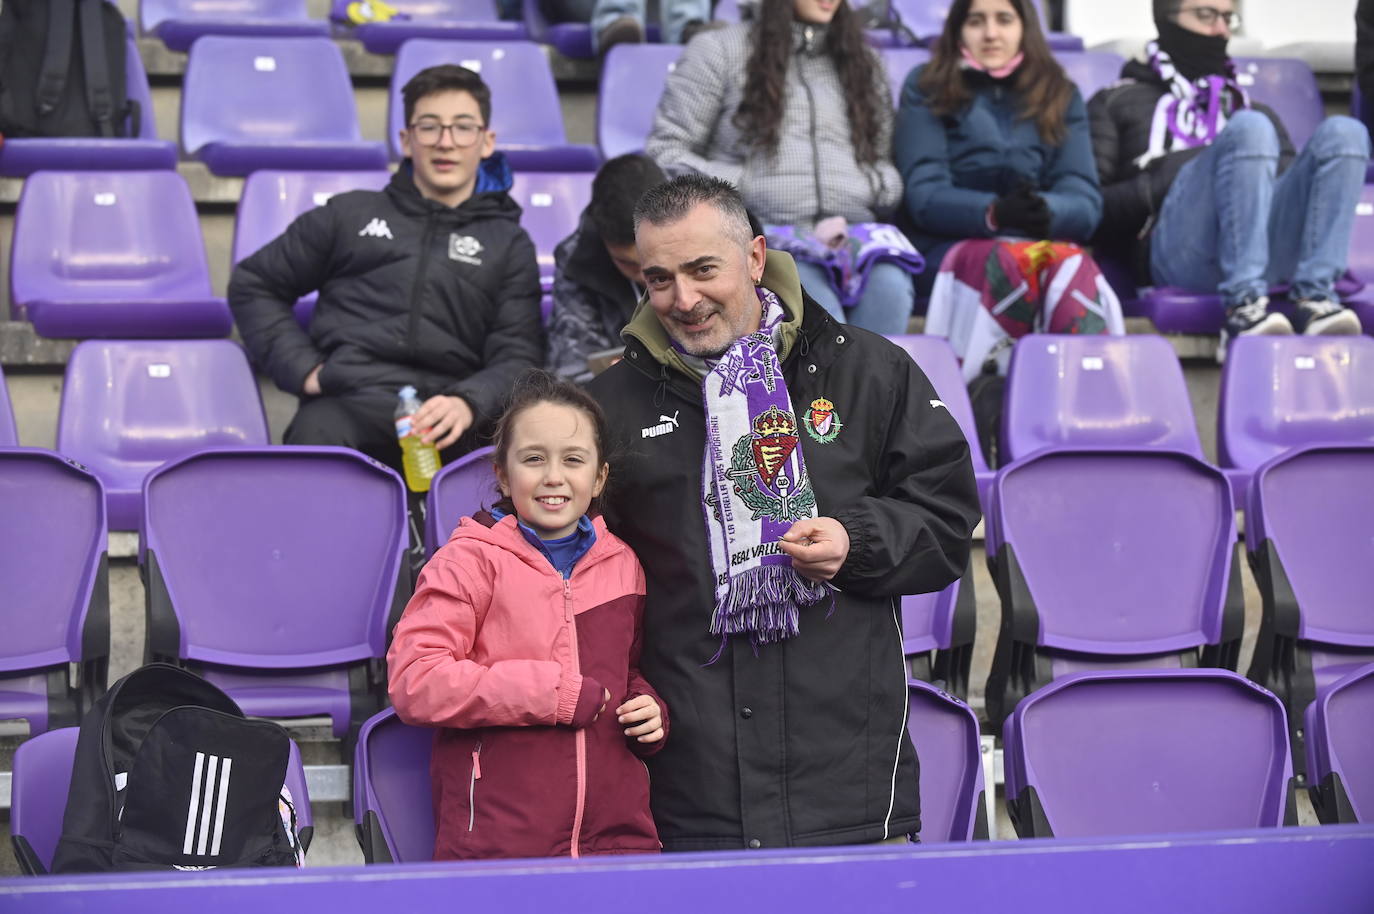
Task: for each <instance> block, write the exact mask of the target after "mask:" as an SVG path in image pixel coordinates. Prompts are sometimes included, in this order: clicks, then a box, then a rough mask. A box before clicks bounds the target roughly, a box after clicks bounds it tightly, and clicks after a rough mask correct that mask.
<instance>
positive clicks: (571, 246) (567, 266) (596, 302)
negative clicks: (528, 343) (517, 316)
mask: <svg viewBox="0 0 1374 914" xmlns="http://www.w3.org/2000/svg"><path fill="white" fill-rule="evenodd" d="M553 263H554V274H553V317H552V318H550V319H549V365H548V367H549V370H550V371H552V372H553V373H554V374H556V375H558V376H559V377H561V378H567V379H568V380H571V381H577V382H579V383H585V382H587V381H590V380H591V379H592V372H591V369H590V368H588V367H587V356H589V355H591V354H592V353H594V352H599V351H601V350H604V349H611V348H613V347H619V346H620V331H621V330H622V329H623V328H624V327H625V325H626V324H627V323H629V320H630V315H632V314H634V310H635V301H636V299H637V298H638V296H639V290H638V288H637V287H636V285H635V284H634V283H632V282H630V281H629V280H628V279H626V278H625V277H624V276H623V275H621V273H620V271H619V270H617V269H616V267H615V261H613V260H611V255H610V253H609V252H607V250H606V245H605V243H604V242H602V240H601V236H600V235H598V234H597V231H596V227H595V226H594V225H593V224H592V220H591V217H590V216H588V215H587V213H586V211H585V210H584V211H583V213H582V219H581V221H580V222H579V223H578V225H577V231H575V232H573V233H572V234H571V235H569V236H568V237H567V238H564V239H563V240H562V241H560V242H559V243H558V247H557V248H555V249H554V252H553Z"/></svg>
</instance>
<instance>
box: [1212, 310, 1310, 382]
mask: <svg viewBox="0 0 1374 914" xmlns="http://www.w3.org/2000/svg"><path fill="white" fill-rule="evenodd" d="M1292 332H1293V325H1292V324H1291V323H1289V322H1288V318H1286V317H1284V316H1283V315H1282V314H1280V313H1279V312H1277V311H1270V310H1269V296H1267V295H1261V296H1259V297H1257V298H1250V299H1246V300H1245V301H1243V302H1241V303H1240V304H1239V305H1233V306H1231V307H1230V308H1227V309H1226V323H1224V324H1222V327H1221V345H1220V346H1218V347H1217V364H1218V365H1221V364H1223V363H1224V362H1225V361H1226V349H1227V347H1228V346H1229V345H1230V343H1231V340H1233V339H1235V338H1236V337H1238V336H1277V335H1280V334H1286V333H1292Z"/></svg>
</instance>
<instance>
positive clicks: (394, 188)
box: [386, 150, 521, 223]
mask: <svg viewBox="0 0 1374 914" xmlns="http://www.w3.org/2000/svg"><path fill="white" fill-rule="evenodd" d="M511 182H512V172H511V167H510V163H509V162H508V161H507V160H506V154H505V153H503V152H501V151H500V150H498V151H496V152H493V153H492V154H491V155H490V156H488V157H487V158H485V159H483V160H482V162H481V164H480V165H478V166H477V187H476V189H475V190H474V191H473V193H472V196H471V197H468V198H467V199H466V200H464V201H463V202H462V203H460V204H458V205H457V206H445V205H444V204H442V203H440V202H438V201H437V200H429V199H426V198H425V197H423V196H421V195H420V189H419V188H418V187H416V186H415V172H414V167H413V166H412V165H411V161H410V159H404V160H403V161H402V162H401V167H400V168H398V169H396V173H395V174H394V175H392V176H391V181H390V182H388V184H387V186H386V193H387V195H388V196H389V197H391V199H392V202H393V203H395V205H396V208H397V209H399V210H401V212H403V213H406V214H407V215H413V216H424V215H428V214H430V213H438V214H440V215H453V216H456V217H457V221H460V222H467V221H469V220H471V219H474V218H484V219H493V218H495V219H510V220H511V221H513V222H517V223H518V222H519V221H520V213H521V210H520V204H518V203H516V202H515V201H514V200H512V199H511V197H510V193H509V191H510V188H511Z"/></svg>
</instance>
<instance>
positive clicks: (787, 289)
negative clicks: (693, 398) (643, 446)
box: [620, 251, 805, 380]
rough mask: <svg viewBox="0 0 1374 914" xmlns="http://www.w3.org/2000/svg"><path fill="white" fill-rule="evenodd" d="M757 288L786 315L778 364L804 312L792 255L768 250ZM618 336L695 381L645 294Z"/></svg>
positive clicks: (785, 354) (795, 265)
mask: <svg viewBox="0 0 1374 914" xmlns="http://www.w3.org/2000/svg"><path fill="white" fill-rule="evenodd" d="M760 285H762V286H763V287H764V288H765V289H770V290H772V291H773V293H774V294H776V295H777V296H778V301H780V302H781V303H782V308H783V311H785V312H786V313H787V319H786V320H784V321H783V323H782V344H781V345H780V346H779V347H778V361H779V362H783V361H786V360H787V354H788V353H789V352H791V351H792V344H793V343H795V342H796V339H797V335H798V334H799V333H800V332H801V322H802V314H803V312H804V310H805V309H804V308H803V306H802V288H801V279H800V278H799V277H798V276H797V264H796V261H794V260H793V259H792V255H791V254H788V253H787V252H785V251H769V252H768V259H767V260H766V261H764V265H763V280H762V282H761V283H760ZM620 335H621V336H622V337H624V338H625V339H626V340H627V341H628V340H630V339H635V340H638V341H639V342H640V343H642V344H643V345H644V347H645V348H646V349H647V350H648V351H649V354H650V355H652V356H653V357H654V359H655V361H657V362H658V363H659V364H660V365H666V366H668V367H669V368H671V369H673V370H675V371H678V372H681V373H682V374H684V375H686V376H687V377H689V378H692V379H694V380H695V379H696V377H697V375H696V373H695V372H693V371H692V369H690V368H689V367H688V366H687V363H686V362H685V361H683V359H682V355H681V354H680V353H679V352H678V351H677V350H676V349H674V348H673V347H672V344H671V343H670V342H669V340H668V331H666V330H664V329H663V324H662V323H660V322H659V319H658V315H657V314H655V313H654V309H653V308H651V307H649V293H648V292H647V291H646V292H645V293H644V295H643V296H641V297H640V299H639V305H638V307H637V308H636V309H635V314H634V317H633V318H631V319H630V323H629V324H627V325H626V326H625V329H624V330H623V331H621V334H620Z"/></svg>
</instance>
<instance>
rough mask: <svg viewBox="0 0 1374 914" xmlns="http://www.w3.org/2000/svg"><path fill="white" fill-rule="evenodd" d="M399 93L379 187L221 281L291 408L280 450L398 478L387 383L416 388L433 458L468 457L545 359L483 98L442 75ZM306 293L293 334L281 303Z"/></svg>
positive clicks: (465, 80) (528, 257)
mask: <svg viewBox="0 0 1374 914" xmlns="http://www.w3.org/2000/svg"><path fill="white" fill-rule="evenodd" d="M402 96H403V99H404V102H405V115H406V126H405V128H404V129H403V130H402V131H401V147H402V149H403V151H404V152H405V155H406V159H405V161H404V162H402V164H401V167H400V169H399V170H398V171H397V172H396V174H395V175H394V176H393V177H392V179H391V183H390V184H389V185H388V186H387V187H386V189H385V190H383V191H380V192H376V191H352V192H350V193H345V194H339V195H337V196H335V197H333V198H332V199H330V201H329V203H328V204H327V205H325V206H322V207H319V208H317V209H314V210H311V211H310V212H307V213H305V214H303V215H302V216H301V217H300V218H299V219H297V220H296V221H295V222H293V223H292V224H291V226H290V227H289V228H287V230H286V231H285V232H284V233H283V234H282V235H281V237H279V238H277V239H276V240H275V241H273V242H271V243H270V244H268V245H266V246H265V247H263V248H262V249H261V250H260V251H258V252H257V253H256V254H254V255H253V256H251V257H248V258H247V259H245V260H244V261H243V262H242V263H240V264H239V265H238V267H237V268H236V269H235V270H234V274H233V276H232V278H231V279H230V282H229V305H230V307H231V308H232V309H233V312H234V319H235V321H236V322H237V324H238V328H239V332H240V333H241V334H242V336H243V341H244V344H245V345H246V346H247V347H248V351H249V352H250V353H251V354H252V356H253V358H254V359H255V360H256V362H257V363H258V365H260V366H261V367H262V368H263V370H264V371H266V372H267V373H268V374H269V375H270V376H271V378H272V380H273V381H275V382H276V384H277V386H278V387H280V388H281V389H282V390H285V391H289V392H290V393H294V394H297V395H298V396H299V397H300V398H301V400H300V407H299V409H298V410H297V412H296V416H295V418H294V419H293V420H292V422H291V425H290V426H289V427H288V428H287V430H286V434H285V436H284V438H285V442H286V443H287V444H333V445H342V446H345V447H352V448H356V449H357V450H360V451H362V452H363V453H365V454H368V455H369V456H372V457H374V458H376V459H377V460H380V461H382V462H384V463H387V464H390V465H392V466H395V467H397V468H399V467H400V459H401V452H400V447H399V445H398V444H397V440H396V432H395V428H394V426H393V422H392V414H393V411H394V410H395V407H396V403H397V399H396V395H397V392H398V391H399V389H400V388H401V387H404V386H406V385H413V386H414V387H415V388H416V389H417V390H418V391H419V393H420V395H421V398H422V400H423V402H422V405H421V407H420V409H419V410H418V411H417V412H416V414H415V418H414V421H415V426H416V427H417V428H420V429H426V430H427V431H424V433H423V437H424V438H425V440H427V441H431V442H433V443H434V444H436V445H437V446H438V447H439V448H440V449H441V450H443V451H444V455H443V456H444V457H445V458H446V459H448V458H452V457H455V456H458V455H459V454H461V453H463V452H465V451H468V450H471V449H472V448H473V447H475V446H476V444H477V441H476V430H477V429H478V428H480V427H481V426H482V425H483V424H484V423H485V422H487V421H489V420H491V419H493V418H495V416H496V414H497V413H498V412H499V411H500V409H501V406H502V403H503V401H504V399H505V397H506V394H507V392H508V391H509V389H510V387H511V384H512V383H513V382H514V380H515V378H516V377H518V376H519V375H520V374H521V373H522V372H523V371H524V370H525V369H527V368H529V367H532V366H537V365H539V364H541V363H542V361H543V354H544V353H543V341H544V334H543V330H542V327H541V323H540V317H539V270H538V266H537V264H536V262H535V254H534V245H533V244H532V243H531V242H530V239H529V236H528V235H526V234H525V231H524V230H523V229H521V228H520V222H519V220H520V207H519V206H518V205H517V204H516V203H515V202H514V201H512V200H511V198H510V197H509V196H508V195H507V191H508V190H509V188H510V181H511V173H510V167H509V166H508V165H507V163H506V161H505V157H504V156H503V155H502V154H501V153H499V152H495V151H494V147H495V140H496V136H495V134H494V133H493V132H492V131H491V130H490V129H489V127H488V126H487V125H488V124H489V123H490V119H491V93H490V91H489V90H488V88H487V86H486V84H485V83H483V82H482V80H481V77H479V76H478V75H477V74H476V73H474V72H472V71H471V70H468V69H465V68H463V67H458V66H452V65H444V66H438V67H431V68H429V69H427V70H422V71H421V72H420V73H418V74H416V75H415V77H414V78H412V79H411V80H410V81H409V82H408V83H406V85H405V87H404V89H402ZM316 289H318V290H319V292H320V298H319V304H318V305H317V307H316V309H315V315H314V317H313V319H312V320H311V323H310V327H309V330H308V332H307V331H306V330H302V329H301V327H300V326H299V325H298V324H297V323H296V321H295V318H294V316H293V315H292V310H291V308H292V304H293V303H294V302H295V301H296V300H297V299H298V298H299V297H301V296H302V295H304V294H306V293H308V292H310V291H312V290H316ZM460 439H461V441H460ZM455 444H457V446H456V447H455V446H454V445H455ZM445 449H447V450H445Z"/></svg>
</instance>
